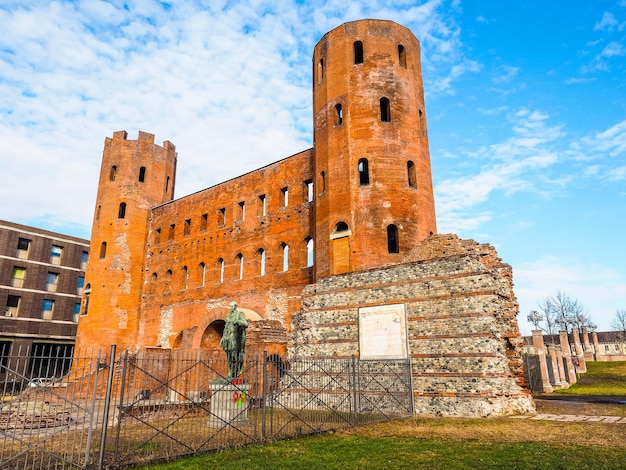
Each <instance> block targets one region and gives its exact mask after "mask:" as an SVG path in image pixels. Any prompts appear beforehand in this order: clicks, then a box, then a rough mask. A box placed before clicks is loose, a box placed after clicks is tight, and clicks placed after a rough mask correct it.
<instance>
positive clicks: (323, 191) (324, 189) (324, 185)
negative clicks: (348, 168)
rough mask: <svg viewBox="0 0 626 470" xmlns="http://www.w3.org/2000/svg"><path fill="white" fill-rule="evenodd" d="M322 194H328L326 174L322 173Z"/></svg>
mask: <svg viewBox="0 0 626 470" xmlns="http://www.w3.org/2000/svg"><path fill="white" fill-rule="evenodd" d="M320 189H321V191H320V194H324V193H325V192H326V172H325V171H322V172H321V173H320Z"/></svg>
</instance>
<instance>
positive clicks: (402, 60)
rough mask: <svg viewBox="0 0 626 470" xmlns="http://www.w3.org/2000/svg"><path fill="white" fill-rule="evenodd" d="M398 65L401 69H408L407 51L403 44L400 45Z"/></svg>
mask: <svg viewBox="0 0 626 470" xmlns="http://www.w3.org/2000/svg"><path fill="white" fill-rule="evenodd" d="M398 63H399V64H400V67H402V68H406V49H405V48H404V46H403V45H402V44H398Z"/></svg>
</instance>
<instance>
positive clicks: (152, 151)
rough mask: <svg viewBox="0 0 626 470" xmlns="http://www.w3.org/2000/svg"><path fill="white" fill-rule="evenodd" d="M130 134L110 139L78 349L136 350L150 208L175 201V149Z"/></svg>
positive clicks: (100, 185) (143, 135) (102, 171)
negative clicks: (130, 137) (114, 347)
mask: <svg viewBox="0 0 626 470" xmlns="http://www.w3.org/2000/svg"><path fill="white" fill-rule="evenodd" d="M126 137H127V134H126V131H119V132H115V133H114V134H113V138H112V139H111V138H108V137H107V138H106V140H105V143H104V152H103V156H102V167H101V169H100V181H99V183H98V196H97V199H96V211H95V215H94V221H93V227H92V230H91V246H90V254H89V262H88V265H87V271H86V274H85V295H84V300H83V308H82V312H81V317H80V320H79V323H78V333H77V347H79V348H80V347H81V346H88V347H89V346H92V345H97V344H117V345H118V347H120V348H122V349H134V348H136V347H137V331H138V327H139V315H140V309H141V304H142V302H141V300H142V292H143V289H142V287H143V283H144V276H143V275H144V273H143V269H144V265H145V258H146V256H147V254H148V253H147V240H148V231H149V222H150V213H151V212H150V210H151V209H152V208H153V207H154V206H156V205H158V204H162V203H164V202H167V201H171V200H172V199H173V197H174V180H175V176H176V147H175V146H174V145H173V144H171V143H170V142H164V143H163V147H160V146H158V145H155V144H154V135H152V134H147V133H145V132H139V138H138V140H127V139H126Z"/></svg>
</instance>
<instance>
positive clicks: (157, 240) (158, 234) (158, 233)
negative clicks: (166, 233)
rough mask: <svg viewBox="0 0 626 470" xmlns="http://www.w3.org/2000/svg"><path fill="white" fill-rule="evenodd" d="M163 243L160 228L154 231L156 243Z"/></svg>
mask: <svg viewBox="0 0 626 470" xmlns="http://www.w3.org/2000/svg"><path fill="white" fill-rule="evenodd" d="M159 243H161V229H160V228H158V229H156V230H155V231H154V244H155V245H158V244H159Z"/></svg>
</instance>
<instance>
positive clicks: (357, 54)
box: [354, 41, 363, 65]
mask: <svg viewBox="0 0 626 470" xmlns="http://www.w3.org/2000/svg"><path fill="white" fill-rule="evenodd" d="M362 63H363V43H362V42H361V41H355V42H354V64H355V65H356V64H362Z"/></svg>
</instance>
